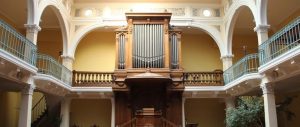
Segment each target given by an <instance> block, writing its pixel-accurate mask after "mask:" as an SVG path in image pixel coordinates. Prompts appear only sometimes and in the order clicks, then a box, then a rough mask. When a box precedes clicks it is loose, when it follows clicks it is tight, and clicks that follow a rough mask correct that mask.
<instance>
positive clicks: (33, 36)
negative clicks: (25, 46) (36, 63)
mask: <svg viewBox="0 0 300 127" xmlns="http://www.w3.org/2000/svg"><path fill="white" fill-rule="evenodd" d="M24 26H25V27H26V38H27V39H28V40H30V41H31V42H32V43H34V44H35V45H36V44H37V36H38V32H39V31H40V30H41V28H40V27H39V26H38V25H36V24H25V25H24Z"/></svg>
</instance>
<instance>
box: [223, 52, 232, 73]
mask: <svg viewBox="0 0 300 127" xmlns="http://www.w3.org/2000/svg"><path fill="white" fill-rule="evenodd" d="M232 58H233V55H227V56H222V57H221V60H222V62H223V70H226V69H228V68H229V67H231V66H232Z"/></svg>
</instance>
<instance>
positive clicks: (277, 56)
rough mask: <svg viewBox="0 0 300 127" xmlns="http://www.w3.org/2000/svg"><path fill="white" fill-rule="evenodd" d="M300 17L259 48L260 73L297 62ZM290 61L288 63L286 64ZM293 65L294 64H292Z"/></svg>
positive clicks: (299, 53)
mask: <svg viewBox="0 0 300 127" xmlns="http://www.w3.org/2000/svg"><path fill="white" fill-rule="evenodd" d="M299 43H300V17H298V18H296V19H295V20H294V21H292V22H291V23H290V24H288V25H287V26H285V27H284V28H283V29H281V30H280V31H279V32H277V33H276V34H274V35H273V36H272V37H270V38H269V39H268V40H267V41H265V42H264V43H262V44H261V45H260V46H259V57H260V67H259V72H260V73H264V72H266V71H268V70H274V68H277V67H278V66H280V64H286V65H283V66H287V64H288V63H290V61H297V60H298V59H299V58H298V57H297V56H299V55H300V47H299ZM286 61H288V62H287V63H284V62H286ZM292 63H293V62H292Z"/></svg>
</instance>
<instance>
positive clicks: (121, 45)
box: [118, 34, 125, 69]
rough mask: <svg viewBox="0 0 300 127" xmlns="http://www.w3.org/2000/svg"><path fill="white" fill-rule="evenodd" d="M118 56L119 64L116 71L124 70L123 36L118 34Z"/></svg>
mask: <svg viewBox="0 0 300 127" xmlns="http://www.w3.org/2000/svg"><path fill="white" fill-rule="evenodd" d="M118 52H119V53H118V55H119V64H118V69H124V68H125V35H124V34H120V35H119V49H118Z"/></svg>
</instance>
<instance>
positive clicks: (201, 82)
mask: <svg viewBox="0 0 300 127" xmlns="http://www.w3.org/2000/svg"><path fill="white" fill-rule="evenodd" d="M183 82H184V85H185V86H222V85H224V81H223V71H221V70H218V71H213V72H185V73H184V75H183Z"/></svg>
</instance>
